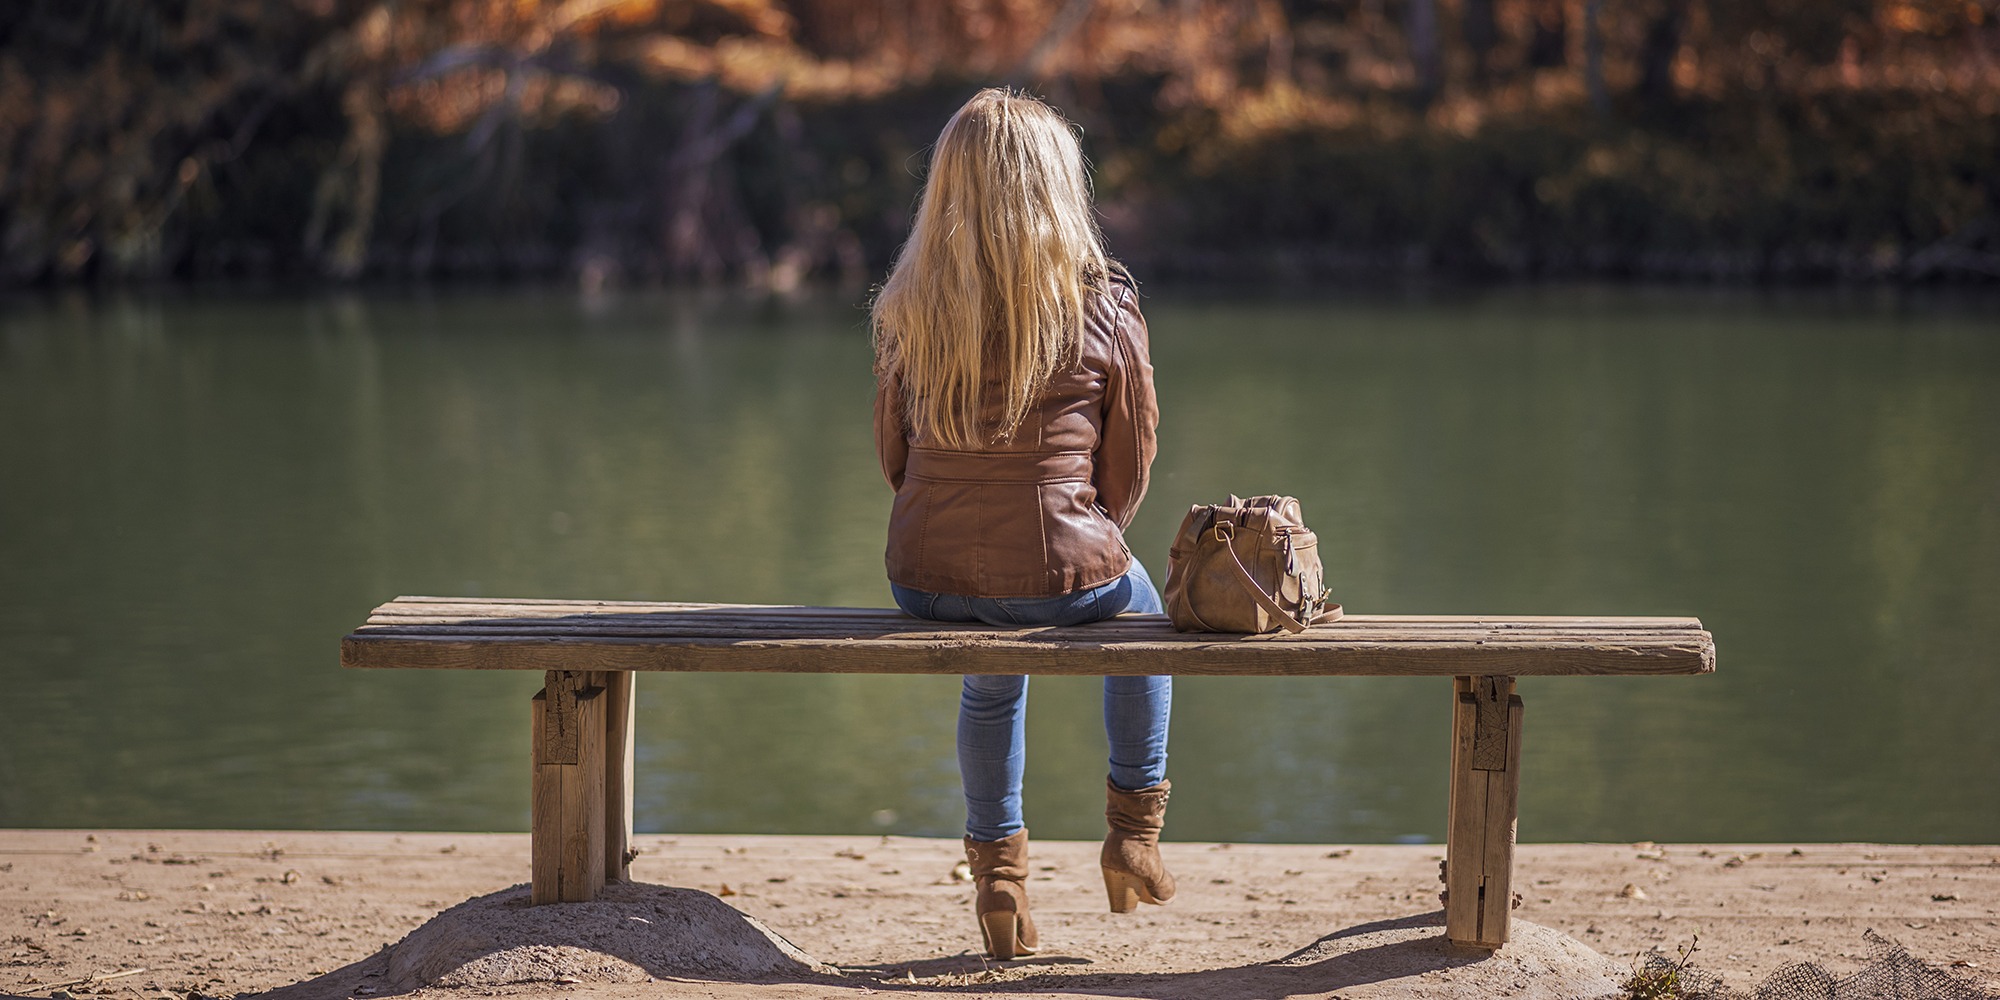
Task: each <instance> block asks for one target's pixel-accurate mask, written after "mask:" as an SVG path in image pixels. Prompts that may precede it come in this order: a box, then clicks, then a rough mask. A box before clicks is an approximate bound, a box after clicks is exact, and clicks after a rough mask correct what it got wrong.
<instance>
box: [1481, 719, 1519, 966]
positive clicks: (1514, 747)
mask: <svg viewBox="0 0 2000 1000" xmlns="http://www.w3.org/2000/svg"><path fill="white" fill-rule="evenodd" d="M1513 686H1514V685H1513V684H1512V683H1511V682H1510V683H1509V684H1508V685H1507V687H1508V688H1510V689H1511V688H1512V687H1513ZM1504 706H1505V709H1506V713H1505V714H1506V719H1507V753H1506V762H1505V766H1504V767H1503V768H1502V769H1500V770H1491V771H1486V772H1484V773H1485V775H1486V853H1485V856H1484V858H1483V859H1482V861H1481V863H1480V869H1481V872H1482V874H1483V875H1484V877H1485V888H1484V891H1483V892H1481V894H1480V899H1479V940H1478V943H1479V944H1480V945H1481V946H1482V947H1489V948H1498V947H1500V946H1501V945H1503V944H1506V943H1507V939H1508V937H1509V936H1510V934H1511V929H1512V925H1513V919H1514V841H1515V838H1516V836H1517V835H1518V833H1519V830H1518V826H1517V824H1518V817H1519V815H1520V805H1521V722H1522V705H1521V696H1520V695H1517V694H1509V695H1508V696H1507V698H1506V700H1505V702H1504Z"/></svg>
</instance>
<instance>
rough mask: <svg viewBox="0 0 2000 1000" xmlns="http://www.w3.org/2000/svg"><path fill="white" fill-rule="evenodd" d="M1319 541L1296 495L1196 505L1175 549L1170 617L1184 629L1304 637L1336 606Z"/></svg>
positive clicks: (1170, 561) (1332, 615) (1334, 613)
mask: <svg viewBox="0 0 2000 1000" xmlns="http://www.w3.org/2000/svg"><path fill="white" fill-rule="evenodd" d="M1326 598H1327V591H1326V588H1325V586H1324V570H1323V569H1322V567H1321V566H1320V561H1319V536H1317V535H1315V534H1313V533H1312V530H1311V529H1309V528H1307V527H1306V525H1305V518H1304V517H1303V516H1302V515H1300V513H1299V502H1298V501H1297V500H1296V499H1294V498H1292V497H1275V496H1268V497H1251V498H1250V499H1248V500H1243V499H1239V498H1238V497H1236V496H1235V495H1234V494H1231V495H1230V497H1229V502H1228V503H1211V504H1196V505H1194V506H1193V507H1191V508H1189V510H1188V513H1187V517H1186V518H1184V519H1182V521H1181V530H1180V534H1178V535H1176V536H1175V537H1174V544H1173V548H1171V549H1169V550H1168V552H1167V592H1166V600H1167V616H1168V617H1169V618H1171V619H1173V623H1174V628H1175V629H1177V630H1179V631H1182V632H1274V631H1276V630H1278V629H1280V628H1282V629H1286V630H1288V631H1292V632H1303V631H1305V630H1306V627H1307V626H1308V625H1318V624H1322V623H1324V622H1330V621H1333V620H1334V619H1336V618H1339V617H1340V605H1338V604H1328V603H1327V601H1326Z"/></svg>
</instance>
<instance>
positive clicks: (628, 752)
mask: <svg viewBox="0 0 2000 1000" xmlns="http://www.w3.org/2000/svg"><path fill="white" fill-rule="evenodd" d="M597 683H598V684H601V685H603V687H604V693H605V699H606V700H605V705H604V725H605V733H604V877H605V879H606V880H607V881H612V882H627V881H630V880H631V878H632V855H631V850H632V777H633V746H634V742H633V739H634V731H635V729H636V725H635V723H636V721H637V707H638V706H637V702H636V701H635V700H634V698H633V694H634V690H633V674H632V673H631V672H630V671H613V672H609V673H601V674H598V675H597Z"/></svg>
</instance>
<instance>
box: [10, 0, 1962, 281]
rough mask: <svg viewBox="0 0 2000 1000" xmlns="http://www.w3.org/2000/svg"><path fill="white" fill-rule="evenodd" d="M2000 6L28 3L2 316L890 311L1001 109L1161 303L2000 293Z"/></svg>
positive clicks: (1266, 1) (1521, 0)
mask: <svg viewBox="0 0 2000 1000" xmlns="http://www.w3.org/2000/svg"><path fill="white" fill-rule="evenodd" d="M1997 8H2000V4H1996V2H1995V0H1984V2H1974V3H1966V2H1958V0H1950V2H1947V0H1742V2H1736V0H1732V2H1727V3H1725V2H1721V0H951V2H945V0H935V2H924V0H883V2H876V3H861V2H853V0H792V2H781V0H398V2H393V3H392V2H388V0H288V2H282V3H281V2H275V0H22V2H20V3H16V4H11V5H8V6H7V7H6V8H5V9H4V10H0V284H12V285H22V284H45V283H59V282H74V281H112V280H130V279H152V278H205V277H315V278H330V279H338V280H347V279H354V278H360V277H403V276H417V277H425V276H509V275H524V276H537V277H562V278H566V279H574V280H579V281H581V282H583V283H584V284H586V285H590V286H597V285H601V284H605V283H617V282H650V281H693V282H703V283H732V284H748V285H753V286H761V287H772V288H780V289H783V288H789V287H793V286H796V285H798V284H800V283H801V282H804V281H808V280H817V279H832V280H842V281H846V282H850V283H865V282H867V281H869V280H872V279H871V276H873V275H878V274H879V273H880V271H881V269H882V268H883V267H884V265H885V264H886V262H887V260H888V258H889V256H890V255H892V254H893V253H894V250H895V247H896V245H897V243H898V242H899V241H900V239H901V237H902V234H903V231H904V229H905V227H906V225H907V217H908V212H909V209H910V206H911V203H912V199H913V197H914V194H915V191H916V186H917V184H918V183H919V178H920V173H921V169H922V163H923V149H924V146H925V144H926V143H927V142H929V141H930V139H931V138H932V137H933V136H934V135H935V134H936V130H937V128H938V127H939V125H940V124H941V123H942V122H943V120H944V117H945V116H946V115H948V114H949V112H950V110H951V109H952V108H953V107H955V106H956V105H957V103H958V102H960V101H962V100H963V99H964V97H965V96H966V95H967V94H968V93H969V92H970V91H971V90H972V89H974V88H976V87H978V86H984V85H992V84H996V83H998V84H1009V85H1014V86H1019V87H1022V88H1025V89H1028V90H1031V91H1034V92H1036V93H1039V94H1042V95H1044V96H1045V97H1047V98H1049V99H1050V100H1052V101H1053V102H1055V103H1056V104H1057V105H1058V106H1059V107H1061V108H1062V109H1063V110H1064V111H1065V112H1066V113H1067V114H1069V115H1070V116H1071V117H1072V118H1074V119H1075V120H1076V121H1078V122H1079V123H1080V124H1081V125H1082V126H1083V128H1084V133H1085V141H1086V146H1087V148H1088V150H1089V152H1090V155H1091V157H1092V159H1093V163H1094V166H1095V167H1096V169H1097V172H1098V187H1099V194H1100V201H1101V207H1102V209H1103V211H1104V216H1105V224H1106V228H1107V232H1108V233H1109V235H1110V237H1111V241H1112V247H1113V250H1114V252H1116V253H1118V254H1119V255H1120V256H1121V257H1123V258H1124V259H1126V260H1127V261H1128V262H1130V263H1131V264H1132V265H1133V266H1134V268H1135V269H1137V270H1138V271H1139V272H1140V273H1141V275H1142V276H1146V275H1187V276H1201V277H1216V278H1235V277H1240V276H1246V275H1250V276H1269V275H1278V276H1293V277H1313V276H1319V275H1355V274H1361V275H1373V274H1379V273H1384V272H1393V273H1446V274H1455V275H1475V276H1481V275H1483V276H1547V275H1556V276H1561V275H1610V276H1618V275H1627V276H1632V275H1639V276H1684V277H1692V278H1762V279H1772V278H1776V279H1797V278H1803V279H1822V278H1848V279H1855V278H1861V279H1880V278H1894V279H1899V280H1993V279H1996V278H2000V168H1996V164H2000V124H1997V123H2000V24H1996V20H2000V9H1997Z"/></svg>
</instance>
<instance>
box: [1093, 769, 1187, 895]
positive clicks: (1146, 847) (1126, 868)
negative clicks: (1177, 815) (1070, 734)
mask: <svg viewBox="0 0 2000 1000" xmlns="http://www.w3.org/2000/svg"><path fill="white" fill-rule="evenodd" d="M1172 788H1173V782H1170V781H1162V782H1160V783H1159V784H1157V785H1154V786H1153V787H1151V788H1141V789H1139V790H1138V791H1136V792H1128V791H1125V790H1124V789H1122V788H1119V787H1118V786H1117V785H1114V784H1112V783H1111V779H1109V778H1106V779H1105V780H1104V792H1105V801H1104V819H1105V822H1106V823H1107V824H1109V825H1110V827H1111V833H1110V834H1109V835H1107V836H1106V837H1105V838H1104V853H1103V854H1102V855H1100V856H1099V861H1098V863H1099V864H1100V865H1102V866H1103V868H1104V891H1105V892H1106V893H1108V894H1110V896H1111V912H1113V913H1130V912H1132V911H1133V910H1136V909H1138V908H1139V904H1140V903H1141V902H1147V903H1164V902H1166V901H1167V900H1169V899H1172V898H1174V877H1173V875H1172V874H1171V873H1169V872H1168V871H1167V865H1166V862H1164V861H1161V860H1160V828H1161V827H1163V826H1165V825H1166V822H1167V793H1168V792H1169V791H1170V790H1172Z"/></svg>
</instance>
